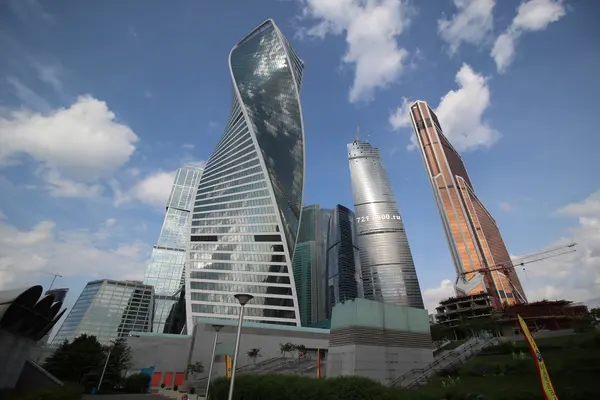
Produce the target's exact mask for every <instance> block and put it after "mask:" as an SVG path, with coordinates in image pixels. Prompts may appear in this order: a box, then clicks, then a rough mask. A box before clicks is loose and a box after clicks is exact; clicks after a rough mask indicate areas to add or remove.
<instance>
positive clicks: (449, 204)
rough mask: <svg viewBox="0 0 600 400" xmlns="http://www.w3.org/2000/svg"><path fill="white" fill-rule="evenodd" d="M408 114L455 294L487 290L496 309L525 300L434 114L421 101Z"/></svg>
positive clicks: (499, 238)
mask: <svg viewBox="0 0 600 400" xmlns="http://www.w3.org/2000/svg"><path fill="white" fill-rule="evenodd" d="M410 114H411V118H412V122H413V127H414V129H415V134H416V135H417V139H418V144H419V148H420V150H421V154H422V155H423V160H424V161H425V168H426V169H427V173H428V175H429V178H430V180H431V186H432V189H433V194H434V196H435V199H436V202H437V205H438V208H439V210H440V216H441V218H442V225H443V226H444V230H445V232H446V237H447V239H448V245H449V246H450V251H451V253H452V258H453V260H454V265H455V268H456V273H457V279H456V283H455V290H456V294H457V295H458V296H461V295H473V294H479V293H481V292H487V293H488V294H489V295H490V296H491V297H492V299H493V304H494V306H495V307H496V308H500V307H502V304H509V305H510V304H516V303H525V302H526V299H525V294H524V292H523V288H522V286H521V283H520V281H519V278H518V276H517V274H516V272H515V270H514V268H511V267H512V263H511V261H510V255H509V253H508V250H507V249H506V245H505V244H504V240H502V235H501V234H500V230H499V229H498V226H497V225H496V221H495V220H494V218H493V217H492V216H491V214H490V213H489V212H488V210H487V209H486V208H485V207H484V206H483V204H482V203H481V201H480V200H479V199H478V198H477V196H476V195H475V191H474V190H473V185H472V184H471V180H470V179H469V175H468V174H467V170H466V168H465V165H464V163H463V160H462V158H461V157H460V155H459V154H458V152H457V151H456V150H455V149H454V147H452V144H450V142H449V141H448V139H447V138H446V137H445V136H444V134H443V132H442V128H441V126H440V122H439V121H438V118H437V116H436V115H435V114H434V112H433V111H432V110H431V108H429V106H428V105H427V103H426V102H424V101H417V102H416V103H414V104H413V105H412V106H411V108H410ZM501 267H504V268H501Z"/></svg>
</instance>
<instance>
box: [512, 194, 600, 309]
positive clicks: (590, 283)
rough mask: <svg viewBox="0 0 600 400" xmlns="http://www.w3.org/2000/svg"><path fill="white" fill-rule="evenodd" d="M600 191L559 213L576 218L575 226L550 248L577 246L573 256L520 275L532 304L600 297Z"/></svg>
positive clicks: (562, 257)
mask: <svg viewBox="0 0 600 400" xmlns="http://www.w3.org/2000/svg"><path fill="white" fill-rule="evenodd" d="M599 196H600V190H599V191H597V192H596V193H593V194H591V195H590V196H588V197H587V198H586V199H584V200H582V201H580V202H576V203H572V204H567V205H565V206H564V207H562V208H560V209H559V210H558V213H559V214H561V215H565V216H568V217H571V218H573V219H574V220H575V221H576V224H575V225H574V226H573V227H571V228H570V229H569V230H568V232H567V233H566V235H565V236H564V237H563V238H561V239H559V240H557V241H555V242H554V243H551V244H550V245H549V247H557V246H566V245H568V244H569V243H572V242H576V243H577V246H576V247H575V248H576V249H577V251H576V252H574V253H568V254H566V255H562V256H558V257H554V258H550V259H547V260H544V261H540V262H537V263H535V264H532V265H531V266H529V267H527V272H526V273H525V272H523V271H521V273H520V275H521V280H522V282H523V284H524V286H525V289H526V291H527V296H528V299H529V300H541V299H544V298H546V299H563V298H564V299H567V300H574V301H587V300H589V299H592V298H595V297H598V293H600V213H599V212H597V211H598V199H599Z"/></svg>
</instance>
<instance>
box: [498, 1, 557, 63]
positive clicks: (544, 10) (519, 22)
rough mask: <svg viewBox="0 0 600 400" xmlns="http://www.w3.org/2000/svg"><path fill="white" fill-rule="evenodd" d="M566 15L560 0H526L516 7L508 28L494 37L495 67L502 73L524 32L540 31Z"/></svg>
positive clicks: (513, 56)
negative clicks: (515, 13) (515, 12)
mask: <svg viewBox="0 0 600 400" xmlns="http://www.w3.org/2000/svg"><path fill="white" fill-rule="evenodd" d="M565 15H566V9H565V6H564V4H563V1H562V0H526V1H523V2H522V3H521V4H520V5H519V8H518V9H517V15H516V16H515V18H514V19H513V21H512V23H511V24H510V26H509V27H508V29H507V30H506V31H505V32H504V33H502V34H501V35H500V36H498V38H497V39H496V42H495V43H494V47H493V48H492V52H491V56H492V57H493V59H494V61H495V63H496V69H497V70H498V72H500V73H502V72H504V71H506V69H507V68H508V66H509V65H510V64H511V63H512V62H513V60H514V58H515V48H516V45H517V42H518V40H519V38H520V37H521V35H522V34H523V33H525V32H535V31H542V30H544V29H546V28H547V27H548V25H550V24H551V23H552V22H556V21H558V20H559V19H561V18H562V17H564V16H565Z"/></svg>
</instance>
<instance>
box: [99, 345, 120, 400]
mask: <svg viewBox="0 0 600 400" xmlns="http://www.w3.org/2000/svg"><path fill="white" fill-rule="evenodd" d="M110 343H112V346H110V347H109V348H108V355H107V356H106V362H105V363H104V368H102V374H101V375H100V382H98V390H97V391H96V393H100V386H102V380H103V379H104V373H105V372H106V367H107V366H108V360H110V353H112V351H113V349H114V348H115V342H114V341H113V340H111V341H110Z"/></svg>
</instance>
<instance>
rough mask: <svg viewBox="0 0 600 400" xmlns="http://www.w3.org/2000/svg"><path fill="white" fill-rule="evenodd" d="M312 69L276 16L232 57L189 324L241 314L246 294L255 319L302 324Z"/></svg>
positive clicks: (204, 184) (202, 218)
mask: <svg viewBox="0 0 600 400" xmlns="http://www.w3.org/2000/svg"><path fill="white" fill-rule="evenodd" d="M303 68H304V64H303V62H302V60H300V58H299V57H298V55H297V54H296V52H295V51H294V49H293V48H292V47H290V45H289V44H288V42H287V40H286V39H285V37H284V36H283V35H282V33H281V32H280V31H279V29H278V28H277V26H276V25H275V23H274V22H273V21H272V20H268V21H266V22H264V23H263V24H261V25H260V26H259V27H257V28H256V29H254V30H253V31H252V32H251V33H250V34H249V35H248V36H246V37H245V38H244V39H242V41H240V42H239V43H238V44H236V45H235V46H234V47H233V49H232V50H231V52H230V54H229V69H230V73H231V79H232V81H233V101H232V104H231V110H230V114H229V121H228V122H227V124H226V127H225V132H224V134H223V137H222V138H221V140H220V141H219V143H218V144H217V146H216V148H215V150H214V151H213V153H212V154H211V156H210V158H209V159H208V162H207V164H206V167H205V169H204V173H203V175H202V178H201V180H200V184H199V187H198V192H197V195H196V201H195V203H194V210H193V215H192V228H191V236H190V244H189V252H188V254H189V258H188V260H189V261H188V264H187V267H186V274H187V278H188V279H186V300H187V301H186V306H187V316H188V322H187V327H188V331H190V329H191V327H192V326H193V321H194V319H195V318H200V317H210V318H228V319H229V318H231V319H235V318H237V316H238V314H239V304H238V302H237V301H236V299H235V298H234V295H235V294H236V293H240V292H242V293H251V294H252V295H254V299H253V300H252V301H251V302H250V303H249V304H248V305H247V306H246V312H245V318H246V319H247V320H253V321H258V322H267V323H277V324H288V325H300V316H299V310H298V301H297V296H296V286H295V282H294V276H293V273H292V256H293V254H294V249H295V246H296V235H297V232H298V224H299V221H300V214H301V210H302V191H303V185H304V133H303V126H302V112H301V107H300V98H299V90H300V84H301V81H302V71H303ZM188 267H189V268H188Z"/></svg>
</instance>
